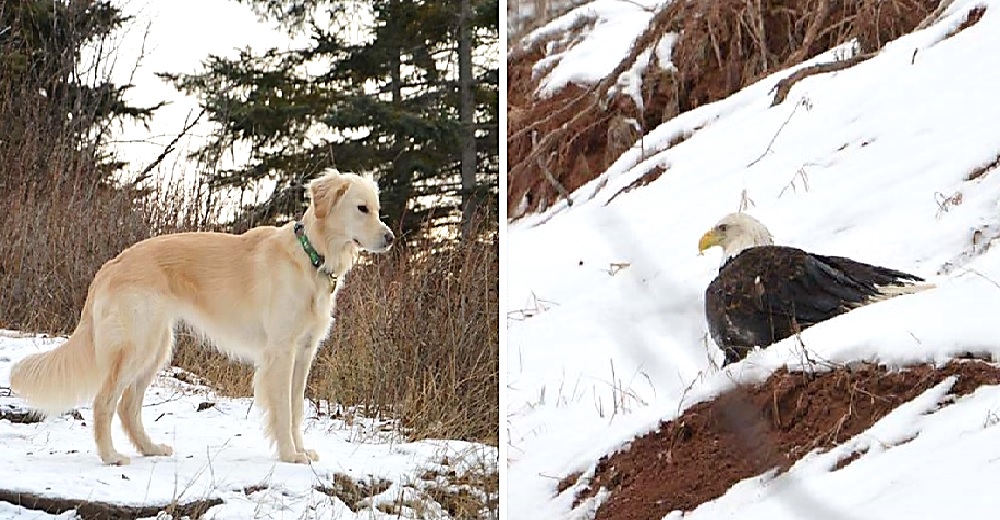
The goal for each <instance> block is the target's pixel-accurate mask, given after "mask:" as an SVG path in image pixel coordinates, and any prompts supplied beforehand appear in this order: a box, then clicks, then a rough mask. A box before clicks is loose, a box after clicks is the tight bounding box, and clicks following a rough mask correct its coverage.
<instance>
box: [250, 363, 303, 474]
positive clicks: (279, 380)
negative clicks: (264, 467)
mask: <svg viewBox="0 0 1000 520" xmlns="http://www.w3.org/2000/svg"><path fill="white" fill-rule="evenodd" d="M294 356H295V354H294V352H293V351H292V350H291V349H289V348H288V347H287V346H285V347H284V349H282V348H280V347H279V348H274V347H273V346H271V345H269V346H268V350H267V352H265V353H264V356H263V359H262V360H261V362H260V364H259V365H258V366H257V372H256V373H255V374H254V385H253V386H254V399H255V400H256V401H257V403H259V404H260V405H261V407H262V408H263V409H264V432H265V434H266V435H267V437H268V438H269V439H270V440H271V442H272V443H273V444H274V445H276V446H277V448H278V458H280V459H281V460H282V461H284V462H296V463H300V464H303V463H308V462H309V457H308V456H307V455H306V454H305V453H300V452H299V451H298V450H297V449H296V447H295V442H294V440H293V438H292V409H291V408H292V406H291V404H292V401H291V397H292V368H293V364H294V361H295V359H294Z"/></svg>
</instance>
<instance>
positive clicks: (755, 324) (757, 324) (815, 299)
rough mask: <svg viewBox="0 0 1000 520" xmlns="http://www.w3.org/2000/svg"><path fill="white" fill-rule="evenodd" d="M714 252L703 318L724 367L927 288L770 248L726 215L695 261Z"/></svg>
mask: <svg viewBox="0 0 1000 520" xmlns="http://www.w3.org/2000/svg"><path fill="white" fill-rule="evenodd" d="M715 246H719V247H721V248H722V253H723V259H722V265H721V267H720V268H719V275H718V276H716V277H715V279H714V280H712V283H710V284H709V285H708V289H707V290H706V291H705V315H706V317H707V318H708V330H709V332H710V333H711V335H712V339H714V340H715V343H716V344H717V345H718V346H719V347H720V348H721V349H722V350H723V351H724V352H725V354H726V361H725V363H732V362H735V361H739V360H740V359H743V358H744V357H746V355H747V353H748V352H749V351H750V350H751V349H752V348H753V347H755V346H760V347H765V346H767V345H770V344H772V343H775V342H777V341H780V340H782V339H784V338H787V337H788V336H791V335H793V334H795V333H797V332H799V331H801V330H803V329H805V328H807V327H809V326H811V325H815V324H816V323H819V322H821V321H823V320H828V319H830V318H833V317H834V316H839V315H841V314H843V313H845V312H847V311H849V310H851V309H854V308H856V307H861V306H862V305H867V304H869V303H873V302H877V301H881V300H885V299H887V298H891V297H893V296H897V295H900V294H907V293H913V292H917V291H920V290H923V289H927V288H930V287H933V285H931V284H927V283H921V282H924V279H923V278H920V277H919V276H914V275H912V274H907V273H904V272H901V271H897V270H895V269H889V268H886V267H879V266H876V265H869V264H865V263H861V262H856V261H854V260H851V259H850V258H844V257H841V256H822V255H817V254H813V253H809V252H806V251H803V250H801V249H796V248H794V247H785V246H776V245H774V242H773V240H772V238H771V234H770V233H769V232H768V231H767V228H766V227H764V225H763V224H761V223H760V222H758V221H757V220H756V219H754V218H753V217H751V216H749V215H747V214H745V213H732V214H730V215H726V216H725V217H724V218H723V219H722V220H721V221H719V223H718V224H716V225H715V227H713V228H712V229H710V230H709V231H708V232H707V233H705V234H704V236H702V237H701V240H700V241H699V242H698V251H699V254H701V253H702V252H704V251H705V250H706V249H709V248H712V247H715ZM725 363H724V364H725Z"/></svg>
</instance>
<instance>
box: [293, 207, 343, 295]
mask: <svg viewBox="0 0 1000 520" xmlns="http://www.w3.org/2000/svg"><path fill="white" fill-rule="evenodd" d="M295 238H297V239H299V244H302V250H303V251H305V252H306V254H307V255H309V261H310V262H312V265H313V267H315V268H316V270H317V271H319V273H320V274H322V275H323V276H325V277H326V278H327V279H329V281H330V292H333V291H334V289H336V288H337V275H336V274H334V273H333V271H331V270H329V269H328V268H326V267H325V266H324V264H325V262H326V258H325V257H323V255H321V254H319V252H318V251H316V248H315V247H313V245H312V243H311V242H309V237H307V236H306V233H305V225H304V224H303V223H301V222H296V223H295Z"/></svg>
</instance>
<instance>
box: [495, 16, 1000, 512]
mask: <svg viewBox="0 0 1000 520" xmlns="http://www.w3.org/2000/svg"><path fill="white" fill-rule="evenodd" d="M613 3H614V2H613V1H611V0H602V2H601V3H600V13H599V14H600V17H599V18H600V19H601V20H605V19H608V16H609V15H608V12H609V9H611V7H609V4H613ZM618 3H619V4H621V6H620V9H621V11H622V12H623V15H624V16H627V17H630V18H629V19H630V20H631V17H633V16H634V15H635V11H636V4H635V3H634V2H627V1H622V2H618ZM978 6H985V7H986V10H985V14H983V16H982V18H981V20H980V21H979V22H978V23H976V24H973V25H971V26H969V27H967V28H964V30H961V31H960V32H957V33H955V34H954V35H950V33H952V32H953V31H954V30H956V29H957V28H958V27H959V26H960V25H961V24H962V23H963V22H964V21H965V20H966V17H967V14H968V13H969V12H970V11H971V10H972V9H974V8H976V7H978ZM629 23H631V22H629ZM633 25H634V24H633ZM600 27H601V25H600V24H598V28H600ZM637 30H638V29H637ZM604 37H605V38H609V39H611V38H617V40H616V41H613V42H612V41H608V42H607V45H606V46H602V45H594V44H593V42H591V45H590V47H589V48H591V49H595V50H594V51H593V52H601V50H602V49H607V48H620V47H621V40H622V39H625V38H626V37H627V35H624V34H620V33H619V34H616V35H608V36H604ZM633 37H634V36H633ZM602 43H603V42H602ZM998 49H1000V1H995V0H990V1H971V0H958V1H956V2H954V3H953V4H951V5H950V6H949V7H948V8H947V10H946V11H945V12H944V13H943V15H942V16H941V17H940V19H939V20H938V21H937V22H936V23H934V24H932V25H931V26H929V27H927V28H926V29H923V30H918V31H915V32H913V33H912V34H909V35H907V36H904V37H902V38H899V39H898V40H895V41H893V42H890V43H889V44H887V45H886V46H885V47H884V49H882V50H881V51H880V52H879V53H878V55H876V56H874V57H873V58H871V59H868V60H866V61H863V62H862V63H860V64H857V65H855V66H853V67H850V68H847V69H845V70H841V71H837V72H832V73H828V74H819V75H813V76H810V77H808V78H806V79H804V80H802V81H800V82H798V83H797V84H795V85H794V86H793V87H792V89H791V91H790V94H789V96H788V98H787V99H786V100H785V101H784V102H783V103H781V104H778V105H777V106H774V107H772V106H771V102H772V99H773V89H774V88H775V86H776V84H777V83H778V82H779V81H780V80H781V79H783V78H785V77H787V76H788V75H789V74H790V73H791V72H792V71H790V70H789V71H782V72H779V73H776V74H773V75H771V76H769V77H767V78H765V79H763V80H762V81H760V82H758V83H756V84H754V85H752V86H750V87H748V88H745V89H744V90H742V91H740V92H738V93H736V94H734V95H732V96H730V97H729V98H727V99H724V100H722V101H718V102H715V103H712V104H709V105H705V106H702V107H700V108H698V109H695V110H693V111H690V112H686V113H683V114H681V115H680V116H678V117H676V118H674V119H672V120H670V121H668V122H666V123H664V124H662V125H661V126H659V127H657V128H655V129H653V130H651V131H650V132H649V133H648V134H646V135H645V136H644V137H643V138H642V139H641V140H640V141H638V142H637V143H636V144H635V145H634V146H633V147H632V149H631V150H629V151H628V152H626V153H625V154H624V155H622V156H621V157H620V158H619V159H618V160H617V162H615V163H614V164H613V165H612V166H611V167H610V168H609V169H608V170H607V171H606V172H604V173H602V174H601V175H600V177H599V178H598V179H596V180H594V181H592V182H590V183H589V184H587V185H585V186H583V187H582V188H580V189H578V190H576V191H575V192H574V193H573V194H572V199H573V201H574V204H573V205H572V206H568V205H567V204H566V202H565V201H560V202H559V203H557V204H555V206H554V207H552V208H550V209H549V210H548V211H546V212H545V213H543V214H535V215H529V216H527V217H525V218H523V219H520V220H518V221H516V222H513V223H512V224H510V226H509V230H508V231H509V232H508V235H507V239H508V243H507V251H508V255H509V256H508V269H509V271H508V279H507V280H508V282H507V283H508V293H507V294H508V301H507V308H508V322H507V330H508V342H507V349H508V350H507V360H508V362H507V367H508V386H507V391H508V406H509V408H508V410H507V412H508V414H507V417H508V421H507V428H508V432H509V439H510V446H509V452H508V453H509V459H510V460H509V462H508V468H509V473H508V482H509V485H508V502H507V504H508V514H509V517H510V518H519V519H532V518H536V519H556V518H587V517H590V516H591V515H592V514H593V510H594V509H595V508H596V506H597V504H598V503H599V502H600V500H601V498H602V496H603V495H601V494H598V496H597V497H596V499H592V500H591V501H590V502H587V503H584V504H582V505H580V506H579V507H577V508H576V509H574V508H573V501H574V496H573V495H574V493H573V492H572V491H573V489H570V490H568V491H567V492H560V489H557V487H558V486H559V483H560V479H563V478H564V477H566V476H567V475H570V474H573V473H576V472H582V473H583V474H584V476H585V477H586V475H588V474H593V472H594V470H595V465H596V462H597V460H598V459H599V458H600V457H601V456H603V455H605V454H607V453H609V452H611V451H614V450H615V449H617V448H619V447H621V446H623V445H625V444H626V443H627V442H628V441H630V440H631V439H632V438H634V437H635V436H637V435H640V434H643V433H646V432H648V431H650V430H651V429H653V428H655V427H656V426H657V425H658V424H659V421H660V420H669V419H671V418H673V417H676V416H678V415H679V414H680V413H681V412H682V411H683V410H684V409H685V408H686V407H688V406H690V405H692V404H694V403H696V402H699V401H704V400H706V399H709V398H711V397H712V396H714V395H716V394H718V393H719V392H721V391H723V390H724V389H727V388H730V387H732V386H733V385H734V384H735V383H736V382H753V381H760V380H762V379H764V378H765V377H766V376H767V375H768V374H770V373H771V372H773V371H774V370H775V369H777V368H778V367H781V366H784V365H786V364H788V365H789V366H791V367H792V368H802V366H803V364H804V363H806V356H805V355H804V353H803V348H805V349H806V350H808V352H809V358H811V359H814V360H816V359H818V360H826V361H828V362H831V363H850V362H856V361H873V362H877V363H884V364H888V365H890V366H893V367H899V366H904V365H911V364H915V363H919V362H928V361H929V362H936V363H943V362H945V361H947V360H948V359H950V358H953V357H956V356H962V355H965V354H966V353H968V352H972V353H975V354H977V355H984V356H986V357H987V358H991V359H993V360H994V361H997V360H1000V321H998V320H997V317H996V316H997V310H998V309H1000V248H995V247H991V246H992V245H995V243H994V240H995V239H996V238H998V237H1000V171H997V165H998V164H1000V133H998V132H997V130H996V128H997V125H998V123H997V122H998V121H1000V52H997V51H998ZM665 51H666V49H665ZM658 52H659V51H658ZM849 53H850V49H848V48H846V47H845V48H841V49H835V50H834V51H831V52H829V53H826V54H824V55H821V56H818V57H816V58H814V59H812V60H810V61H809V62H807V63H805V64H803V65H802V66H808V65H811V64H816V63H824V62H829V61H832V60H834V59H836V58H838V57H840V58H842V57H843V56H844V55H845V54H849ZM662 54H663V55H668V54H669V53H668V52H663V53H662ZM593 61H594V62H595V63H603V62H604V61H603V58H602V60H601V61H597V60H596V58H595V60H593ZM587 64H588V59H587V56H586V55H579V56H574V57H573V59H572V60H570V61H568V62H566V66H567V67H581V68H585V67H587ZM552 70H554V71H556V72H554V73H553V74H555V73H557V74H558V76H553V80H552V81H556V78H579V77H586V76H587V71H585V70H573V69H572V68H570V69H562V70H560V69H558V67H556V68H554V69H552ZM684 136H689V137H686V138H685V139H678V138H679V137H684ZM678 141H679V142H678ZM655 173H661V174H660V175H659V176H658V178H657V177H656V176H655ZM647 174H650V175H648V176H647ZM644 176H647V178H646V181H648V184H646V185H644V186H641V187H638V188H636V189H631V190H627V191H623V190H625V188H626V187H629V186H630V185H632V184H633V183H634V182H635V181H637V180H639V179H642V178H643V177H644ZM741 208H745V209H746V211H748V212H749V213H751V214H752V215H753V216H755V217H756V218H757V219H759V220H760V221H762V222H763V223H764V224H766V225H767V226H768V227H769V228H770V231H771V233H772V234H773V235H774V237H775V240H776V242H777V243H779V244H785V245H792V246H796V247H800V248H803V249H806V250H810V251H813V252H817V253H823V254H836V255H842V256H849V257H851V258H854V259H856V260H860V261H864V262H868V263H874V264H879V265H884V266H889V267H893V268H896V269H900V270H903V271H906V272H910V273H914V274H917V275H920V276H923V277H925V278H928V279H929V280H931V281H933V282H934V283H935V284H936V285H937V288H935V289H933V290H929V291H925V292H923V293H920V294H916V295H910V296H904V297H900V298H896V299H893V300H890V301H887V302H883V303H879V304H875V305H871V306H868V307H864V308H861V309H858V310H855V311H852V312H850V313H848V314H847V315H844V316H841V317H838V318H835V319H833V320H830V321H828V322H824V323H821V324H819V325H817V326H814V327H812V328H810V329H808V330H806V331H805V332H804V333H803V334H802V336H801V343H799V342H798V341H797V340H796V339H795V338H790V339H788V340H785V341H783V342H781V343H778V344H776V345H774V346H771V347H769V348H767V349H765V350H762V351H756V352H753V353H751V355H750V356H749V357H748V358H747V359H746V360H744V361H743V362H740V363H737V364H734V365H730V366H727V367H726V369H725V370H721V371H720V370H719V369H718V368H717V363H718V362H719V361H721V352H720V351H719V350H718V349H717V348H716V347H715V346H714V345H713V344H712V343H711V340H709V339H707V338H706V331H707V326H706V324H705V319H704V313H703V291H704V289H705V287H706V286H707V284H708V283H709V281H711V280H712V278H714V276H715V275H716V273H717V270H718V266H719V261H720V257H719V252H718V250H712V251H709V253H708V254H706V255H704V256H698V255H697V242H698V239H699V237H700V236H701V234H702V233H704V232H705V231H707V230H708V229H709V228H710V227H711V226H712V225H714V224H715V223H716V222H717V221H718V220H719V219H720V218H721V217H722V216H723V215H725V214H727V213H730V212H733V211H737V210H740V209H741ZM952 383H954V382H953V381H952V382H951V383H942V385H943V386H942V387H940V388H938V387H935V390H931V391H928V392H927V393H926V394H924V395H922V396H921V397H919V398H918V399H917V400H915V401H914V402H912V403H910V404H909V405H906V406H903V407H900V408H899V409H897V410H896V411H895V412H893V413H892V414H890V415H889V416H888V417H886V418H885V419H884V420H883V421H881V422H879V423H878V424H877V425H876V426H875V427H873V428H872V429H871V430H869V431H867V432H864V433H862V434H860V435H859V436H858V439H856V440H854V441H853V442H855V443H861V442H865V443H867V444H873V445H881V446H883V448H882V449H877V450H874V449H873V450H869V451H868V452H867V454H865V455H863V456H861V458H860V459H859V461H858V462H857V463H854V464H851V465H849V466H847V467H845V468H843V469H839V470H838V469H835V465H834V463H833V462H832V461H831V459H830V457H829V456H825V455H818V454H817V455H814V456H809V457H806V458H805V459H803V460H802V461H801V462H800V463H799V464H798V465H796V466H795V467H793V468H792V470H791V471H790V472H789V473H787V474H784V475H782V476H780V477H776V478H773V479H772V478H758V479H750V480H747V481H744V482H743V483H741V484H740V485H738V486H736V487H734V488H732V489H731V490H730V491H729V492H728V493H727V494H726V495H724V496H723V497H721V498H719V499H718V500H714V501H712V502H710V503H706V504H704V505H702V506H701V507H699V508H698V509H696V510H695V511H693V512H692V513H688V514H685V515H684V518H689V517H690V518H698V519H717V518H742V519H753V518H761V519H764V518H767V519H769V520H773V519H777V518H788V519H794V518H801V512H802V510H801V509H800V508H797V507H787V506H788V505H789V504H798V505H800V506H801V505H802V504H806V505H807V506H808V507H809V508H810V511H827V512H830V514H831V515H832V516H833V517H837V518H841V517H848V516H849V517H853V518H878V519H892V518H899V519H903V518H905V519H913V518H945V517H954V518H986V517H993V516H995V514H996V511H997V510H998V509H1000V496H998V495H997V494H996V493H994V492H991V491H990V487H991V486H993V485H995V483H997V482H1000V428H997V427H995V426H994V425H995V424H996V423H997V421H995V420H990V417H995V416H996V415H997V414H998V413H1000V389H998V388H997V387H983V388H982V389H980V390H979V391H977V392H974V393H972V394H971V395H967V396H964V397H961V398H958V399H957V401H956V402H955V403H954V404H950V405H948V404H949V403H948V402H947V400H945V401H944V402H942V401H941V398H942V395H943V394H944V393H946V391H947V388H946V387H947V386H948V385H949V384H952ZM946 405H947V406H946ZM939 407H940V410H939V411H938V412H937V413H931V412H932V411H934V410H938V408H939ZM902 437H905V438H907V439H909V438H914V437H915V438H916V440H915V441H913V442H908V443H905V444H902V445H900V446H898V447H893V446H894V445H895V443H894V441H893V440H894V439H899V438H902ZM865 439H867V440H865ZM880 443H881V444H880ZM824 457H826V458H824ZM904 498H905V500H904ZM803 501H804V502H803ZM820 506H822V507H820ZM834 506H835V507H834ZM817 514H819V513H817ZM679 515H680V513H673V514H672V515H669V516H668V517H669V518H680V516H679ZM838 515H847V516H838Z"/></svg>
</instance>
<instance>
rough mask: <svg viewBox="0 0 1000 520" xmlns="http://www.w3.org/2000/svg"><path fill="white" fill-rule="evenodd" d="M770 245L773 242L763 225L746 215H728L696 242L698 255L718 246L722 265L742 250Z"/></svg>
mask: <svg viewBox="0 0 1000 520" xmlns="http://www.w3.org/2000/svg"><path fill="white" fill-rule="evenodd" d="M770 245H774V240H773V239H772V238H771V233H770V232H769V231H768V230H767V228H766V227H764V224H761V223H760V221H758V220H757V219H755V218H753V217H751V216H750V215H748V214H746V213H730V214H728V215H726V216H725V217H722V220H720V221H719V223H718V224H716V225H715V226H714V227H713V228H712V229H709V230H708V232H706V233H705V234H704V235H702V237H701V240H699V241H698V254H701V253H703V252H705V250H706V249H710V248H713V247H715V246H719V247H721V248H722V265H724V264H725V263H726V262H728V261H729V259H731V258H733V257H734V256H736V255H738V254H740V253H741V252H743V250H744V249H749V248H751V247H757V246H770Z"/></svg>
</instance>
